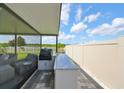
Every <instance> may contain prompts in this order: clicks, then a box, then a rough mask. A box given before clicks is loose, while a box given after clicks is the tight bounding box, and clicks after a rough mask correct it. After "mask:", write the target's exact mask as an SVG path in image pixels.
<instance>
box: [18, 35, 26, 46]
mask: <svg viewBox="0 0 124 93" xmlns="http://www.w3.org/2000/svg"><path fill="white" fill-rule="evenodd" d="M17 42H18V46H24V45H25V44H26V43H25V39H24V38H22V37H21V36H19V37H18V40H17Z"/></svg>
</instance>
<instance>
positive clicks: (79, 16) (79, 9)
mask: <svg viewBox="0 0 124 93" xmlns="http://www.w3.org/2000/svg"><path fill="white" fill-rule="evenodd" d="M81 14H82V8H81V7H79V8H78V9H77V11H76V16H75V20H76V22H77V21H80V19H81Z"/></svg>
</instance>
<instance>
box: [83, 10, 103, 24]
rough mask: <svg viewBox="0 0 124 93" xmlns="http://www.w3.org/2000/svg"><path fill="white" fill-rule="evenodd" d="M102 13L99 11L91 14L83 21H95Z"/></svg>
mask: <svg viewBox="0 0 124 93" xmlns="http://www.w3.org/2000/svg"><path fill="white" fill-rule="evenodd" d="M100 15H101V13H100V12H97V13H96V14H91V15H89V16H86V17H85V18H84V20H83V22H88V23H91V22H94V21H96V20H97V19H98V18H99V17H100Z"/></svg>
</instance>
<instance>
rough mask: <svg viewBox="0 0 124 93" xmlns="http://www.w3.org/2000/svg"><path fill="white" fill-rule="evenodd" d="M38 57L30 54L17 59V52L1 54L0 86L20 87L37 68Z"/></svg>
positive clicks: (8, 87)
mask: <svg viewBox="0 0 124 93" xmlns="http://www.w3.org/2000/svg"><path fill="white" fill-rule="evenodd" d="M37 62H38V57H37V55H34V54H28V55H27V57H26V58H24V59H22V60H17V56H16V55H15V54H0V88H1V89H5V88H6V89H11V88H20V87H21V86H22V85H23V83H24V82H25V81H26V80H27V79H28V78H29V77H30V76H31V75H32V73H33V72H34V71H35V70H36V69H37Z"/></svg>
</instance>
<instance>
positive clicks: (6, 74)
mask: <svg viewBox="0 0 124 93" xmlns="http://www.w3.org/2000/svg"><path fill="white" fill-rule="evenodd" d="M14 76H15V70H14V68H13V67H12V66H10V65H0V84H1V83H4V82H6V81H9V80H11V79H12V78H14Z"/></svg>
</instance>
